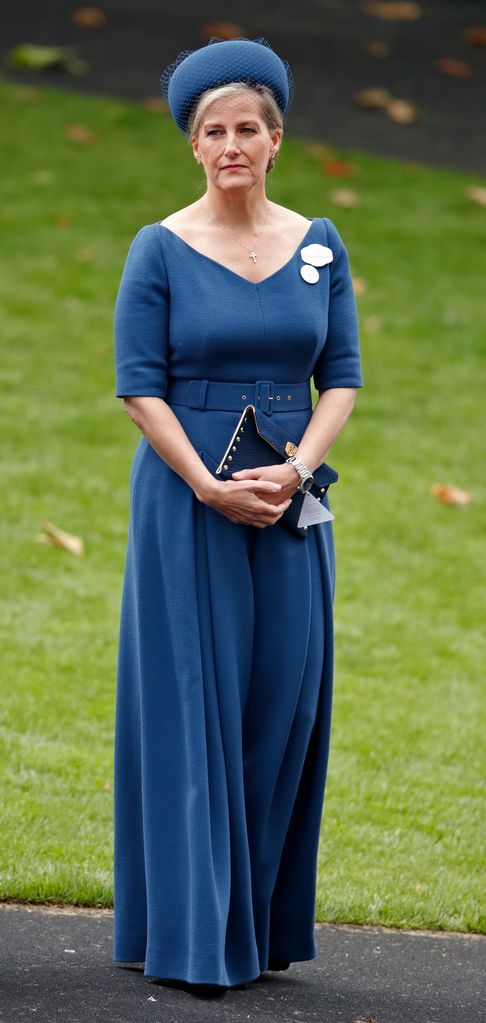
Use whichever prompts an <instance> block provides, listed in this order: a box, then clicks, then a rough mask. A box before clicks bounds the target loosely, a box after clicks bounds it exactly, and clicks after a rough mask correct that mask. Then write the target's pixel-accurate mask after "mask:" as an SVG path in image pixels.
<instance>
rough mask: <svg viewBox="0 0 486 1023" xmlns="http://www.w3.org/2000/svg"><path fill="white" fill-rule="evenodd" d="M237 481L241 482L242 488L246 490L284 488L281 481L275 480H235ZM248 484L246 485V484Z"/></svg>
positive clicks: (275, 489)
mask: <svg viewBox="0 0 486 1023" xmlns="http://www.w3.org/2000/svg"><path fill="white" fill-rule="evenodd" d="M234 482H235V483H241V488H242V489H244V490H270V491H277V490H281V489H282V484H281V483H276V482H275V481H274V480H255V479H248V480H234ZM245 484H246V485H245Z"/></svg>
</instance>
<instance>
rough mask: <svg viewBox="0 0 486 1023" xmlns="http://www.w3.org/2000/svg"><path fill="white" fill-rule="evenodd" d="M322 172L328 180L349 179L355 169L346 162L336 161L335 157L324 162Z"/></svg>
mask: <svg viewBox="0 0 486 1023" xmlns="http://www.w3.org/2000/svg"><path fill="white" fill-rule="evenodd" d="M323 170H324V171H325V173H326V174H327V175H328V177H330V178H350V177H352V176H353V175H354V174H355V173H356V167H353V164H351V163H348V162H347V161H346V160H338V159H337V158H336V157H335V158H334V159H330V160H324V163H323Z"/></svg>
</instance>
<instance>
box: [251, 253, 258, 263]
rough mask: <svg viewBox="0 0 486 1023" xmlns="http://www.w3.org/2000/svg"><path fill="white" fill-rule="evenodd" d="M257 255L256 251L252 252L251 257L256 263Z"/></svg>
mask: <svg viewBox="0 0 486 1023" xmlns="http://www.w3.org/2000/svg"><path fill="white" fill-rule="evenodd" d="M256 257H257V254H256V252H250V259H252V260H253V262H254V263H256Z"/></svg>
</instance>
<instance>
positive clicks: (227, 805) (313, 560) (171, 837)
mask: <svg viewBox="0 0 486 1023" xmlns="http://www.w3.org/2000/svg"><path fill="white" fill-rule="evenodd" d="M309 220H310V221H311V222H310V225H309V229H308V232H307V234H306V236H305V238H304V240H303V242H302V243H301V244H300V245H299V247H298V249H297V250H296V252H295V253H294V255H293V256H292V257H291V259H289V260H288V262H287V263H285V265H284V266H282V267H281V268H280V269H279V270H277V271H276V272H275V273H273V274H271V275H270V276H268V277H266V278H265V279H264V280H263V281H262V282H261V283H259V284H254V283H252V282H250V281H248V280H246V279H245V278H244V277H242V276H241V275H239V274H237V273H235V272H233V271H232V270H229V269H228V268H227V267H225V266H223V265H222V264H220V263H218V262H217V261H216V260H214V259H212V258H210V257H208V256H205V255H203V254H202V253H200V252H198V251H197V250H196V249H194V248H193V247H192V246H191V245H189V244H188V243H186V242H184V241H183V240H182V239H181V238H179V237H178V236H177V235H176V234H175V233H174V232H173V231H171V230H170V229H169V228H167V227H165V226H163V225H161V224H160V223H158V222H157V223H153V224H148V225H145V226H144V227H142V228H141V229H140V230H139V231H138V233H137V234H136V236H135V238H134V239H133V241H132V244H131V246H130V249H129V251H128V255H127V258H126V263H125V267H124V270H123V274H122V278H121V282H120V287H119V292H118V296H117V300H116V306H115V366H116V395H117V396H118V397H121V396H124V395H152V396H157V397H159V398H164V399H165V400H166V401H168V402H169V404H170V405H171V408H172V410H173V412H174V413H175V415H176V416H177V418H178V419H179V421H180V423H181V424H182V426H183V428H184V430H185V432H186V434H187V436H188V438H189V440H190V441H191V443H192V444H193V446H194V448H195V449H196V451H197V452H198V454H199V455H200V457H201V459H202V460H203V462H204V464H205V465H206V466H207V467H208V469H210V471H211V472H213V471H214V469H215V467H216V465H217V464H218V463H219V461H220V458H221V456H222V454H223V451H224V450H225V449H226V446H227V443H228V441H229V438H230V436H231V434H232V432H233V430H234V428H235V425H236V423H237V421H238V419H239V416H240V412H241V410H242V409H243V408H244V406H245V405H246V404H247V403H248V399H251V400H254V401H257V402H258V403H259V407H260V408H261V410H262V411H263V412H265V414H267V415H269V416H278V422H279V425H282V426H284V427H285V428H286V430H287V434H288V437H289V439H291V440H293V441H294V442H295V443H298V441H299V440H300V438H301V437H302V434H303V433H304V431H305V428H306V426H307V424H308V422H309V420H310V418H311V414H312V407H311V398H310V388H309V397H308V399H307V401H305V402H302V400H300V401H294V403H292V395H291V397H290V398H288V397H287V394H288V388H287V387H286V385H287V384H288V385H292V384H297V383H300V385H301V387H300V391H302V385H305V383H306V382H309V381H310V378H311V377H312V376H313V378H314V382H315V385H316V387H317V388H318V389H326V388H332V387H360V386H362V377H361V366H360V352H359V337H358V322H357V313H356V303H355V299H354V293H353V287H352V281H351V276H350V270H349V258H348V253H347V250H346V248H345V246H344V243H343V241H342V239H341V237H340V235H339V233H338V231H337V228H336V227H335V225H334V224H333V223H332V221H331V220H329V219H328V218H327V217H317V218H313V219H311V218H309ZM312 243H317V244H319V245H324V246H327V247H329V248H330V249H331V251H332V255H333V258H332V261H331V262H329V263H328V264H326V265H324V266H321V267H320V268H319V270H318V275H319V279H318V281H317V282H316V283H309V282H307V281H306V280H304V279H303V277H302V276H301V273H300V269H301V267H302V266H303V257H302V255H301V250H302V248H303V247H304V246H308V245H310V244H312ZM191 380H192V381H199V383H194V382H193V383H192V384H190V383H187V387H186V385H185V384H184V383H182V381H191ZM208 380H209V381H218V382H221V383H224V382H236V383H238V384H241V387H239V388H237V390H238V391H241V396H239V397H238V402H236V403H235V401H234V388H233V389H230V390H231V394H232V395H233V397H232V399H231V400H228V402H227V405H228V407H227V408H224V407H223V408H211V407H207V404H209V406H210V405H211V402H209V403H206V402H205V394H207V384H205V383H204V381H208ZM174 381H179V383H178V384H176V383H174ZM201 381H202V383H201ZM245 384H246V387H245V386H244V385H245ZM255 385H256V386H255ZM171 387H172V388H174V387H177V388H178V390H177V392H176V397H177V401H172V400H171V397H170V396H171ZM304 390H306V388H305V386H304ZM219 391H220V393H224V391H222V389H221V388H220V389H219ZM181 393H182V394H183V395H186V394H187V399H186V398H184V397H183V398H182V399H181ZM272 394H273V398H272ZM277 395H279V397H277ZM245 399H246V400H245ZM181 401H182V402H183V403H181ZM184 401H187V403H184ZM220 404H221V402H220ZM223 404H224V402H223ZM337 468H339V467H337ZM336 485H339V484H336ZM325 503H326V504H327V506H329V505H328V500H327V497H326V498H325ZM334 577H335V563H334V547H333V534H332V523H331V522H330V521H329V522H325V523H324V522H322V523H319V524H317V525H313V526H310V527H309V529H308V533H307V537H306V539H305V540H302V539H300V538H299V537H296V536H294V535H293V534H291V533H290V532H289V531H288V529H286V528H285V527H283V526H282V525H281V524H280V523H276V524H275V525H273V526H267V527H265V528H264V529H260V528H258V527H254V526H250V525H245V524H241V523H233V522H231V521H230V520H229V519H227V518H226V517H225V516H224V515H222V514H221V513H220V512H218V511H216V510H215V509H213V508H210V507H209V506H207V505H205V504H204V503H202V502H201V501H199V500H198V499H197V498H196V496H195V494H194V492H193V490H192V489H191V487H190V486H188V484H187V483H186V482H185V481H184V480H183V479H182V477H181V476H179V475H178V474H177V473H176V472H175V471H173V470H172V469H171V468H169V466H168V465H167V464H166V463H165V462H164V461H163V459H162V458H161V457H160V456H159V455H158V454H157V453H156V451H155V449H154V448H153V447H152V446H151V445H150V443H149V442H148V441H147V439H146V438H145V436H144V435H142V436H141V437H140V440H139V443H138V446H137V448H136V451H135V454H134V458H133V462H132V466H131V472H130V518H129V531H128V547H127V554H126V564H125V573H124V581H123V593H122V599H121V617H120V634H119V653H118V673H117V695H116V725H115V872H114V884H115V938H114V959H115V961H116V962H119V963H129V962H130V963H135V962H136V963H140V962H143V963H145V975H146V976H150V977H164V978H178V979H182V980H186V981H189V982H190V983H209V984H220V985H227V986H231V985H235V984H240V983H244V982H246V981H250V980H252V979H255V978H256V977H258V976H259V974H260V972H261V971H263V970H265V969H267V968H268V959H269V956H271V957H276V958H279V959H283V960H287V961H294V960H304V959H313V958H314V957H315V956H316V955H317V946H316V943H315V937H314V924H315V896H316V877H317V854H318V843H319V835H320V824H321V816H322V809H323V801H324V791H325V782H326V772H327V762H328V752H329V739H330V726H331V707H332V685H333V614H332V605H333V598H334Z"/></svg>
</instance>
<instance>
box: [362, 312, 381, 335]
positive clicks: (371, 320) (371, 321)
mask: <svg viewBox="0 0 486 1023" xmlns="http://www.w3.org/2000/svg"><path fill="white" fill-rule="evenodd" d="M382 323H383V317H382V316H378V315H375V316H368V318H367V319H366V320H365V321H364V330H365V333H366V334H376V331H377V330H380V328H381V325H382Z"/></svg>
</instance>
